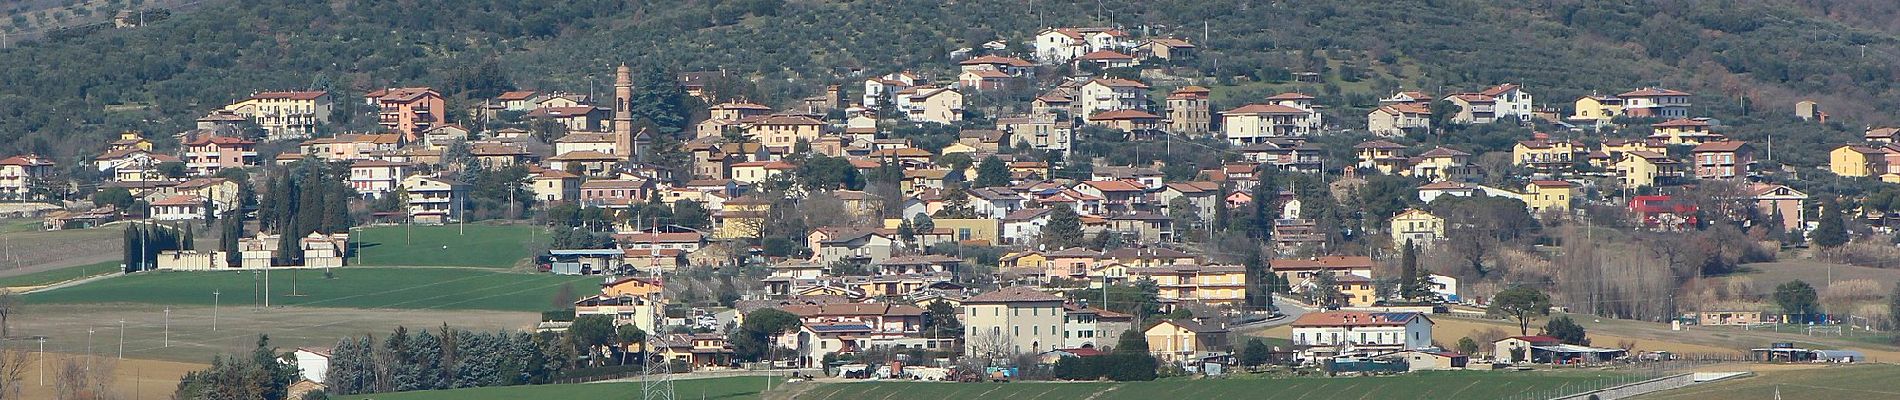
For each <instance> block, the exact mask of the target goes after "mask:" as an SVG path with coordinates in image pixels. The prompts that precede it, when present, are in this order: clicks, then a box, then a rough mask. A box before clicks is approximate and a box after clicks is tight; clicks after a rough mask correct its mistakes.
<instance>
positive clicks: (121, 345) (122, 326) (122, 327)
mask: <svg viewBox="0 0 1900 400" xmlns="http://www.w3.org/2000/svg"><path fill="white" fill-rule="evenodd" d="M119 359H120V360H124V359H125V320H123V319H122V320H119Z"/></svg>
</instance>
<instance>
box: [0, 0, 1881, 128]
mask: <svg viewBox="0 0 1900 400" xmlns="http://www.w3.org/2000/svg"><path fill="white" fill-rule="evenodd" d="M1894 8H1896V6H1895V5H1893V4H1879V3H1868V2H1860V1H1818V0H1808V1H1792V0H1787V1H1783V0H1772V1H1717V0H1678V1H1654V2H1597V1H1584V0H1538V1H1525V2H1508V3H1501V2H1492V1H1481V0H1429V1H1428V0H1400V1H1391V2H1377V3H1367V2H1357V1H1345V0H1329V1H1297V2H1292V1H1285V2H1269V3H1264V4H1262V3H1260V2H1252V1H1105V2H1099V3H1098V2H1016V1H965V2H955V3H944V2H937V1H922V0H899V1H832V2H817V1H794V2H786V1H782V0H743V1H687V2H683V3H682V2H674V1H609V0H577V1H567V2H556V3H547V4H532V5H530V4H521V3H517V2H509V1H498V0H472V1H447V0H413V1H401V2H389V1H371V0H338V1H327V2H305V1H287V0H264V1H246V2H229V3H228V4H211V5H205V6H202V7H198V8H196V9H194V10H192V11H190V12H188V13H183V14H181V15H175V16H173V17H171V18H169V19H166V20H163V21H159V22H155V23H152V24H150V26H147V27H142V28H132V29H100V30H97V31H92V32H90V33H86V34H81V35H73V36H72V37H63V38H51V39H47V40H43V41H38V42H32V43H28V44H26V45H23V46H18V47H15V48H13V49H10V50H4V51H0V151H5V152H21V151H39V152H46V153H52V154H57V155H61V156H69V155H74V154H90V153H92V152H94V151H96V150H97V147H98V146H99V142H100V141H101V140H102V139H104V138H107V137H109V136H110V135H112V134H114V133H115V132H116V131H120V130H126V129H137V130H143V131H148V132H155V133H161V134H168V133H171V132H176V131H179V130H182V129H185V128H187V127H189V126H190V124H191V122H192V120H193V119H195V118H197V117H199V116H201V115H202V114H203V113H204V112H206V111H207V110H209V109H211V108H213V107H216V106H219V105H221V104H223V103H226V102H229V101H232V100H234V99H237V98H241V97H243V96H245V95H247V94H249V93H250V92H252V91H257V90H282V89H301V88H308V87H326V88H330V89H332V90H335V91H339V93H338V94H339V97H338V104H339V108H340V109H341V110H340V111H344V112H343V113H342V114H349V113H350V112H359V111H364V110H359V109H356V108H357V107H354V106H352V105H353V104H357V103H356V102H354V101H352V100H353V99H354V97H355V96H358V95H360V93H362V92H363V91H366V90H368V89H371V88H376V87H382V86H389V85H429V86H433V87H436V88H438V89H440V90H444V91H445V92H448V93H450V94H451V95H452V96H455V97H457V98H461V99H466V98H470V97H471V96H486V95H492V94H493V93H495V92H496V91H499V90H502V89H505V88H507V87H508V86H517V87H538V88H549V89H564V90H570V91H586V90H588V89H590V88H593V89H603V88H604V87H605V86H604V85H606V84H607V83H608V82H606V78H605V76H606V73H607V71H608V68H609V67H610V66H611V65H614V64H617V63H620V62H630V63H635V64H642V65H648V66H663V67H665V68H669V69H671V70H674V71H687V70H718V69H724V70H727V71H729V72H733V73H736V74H740V75H741V76H745V77H749V78H752V79H751V81H752V83H750V84H747V85H743V87H741V88H737V89H734V90H733V91H731V92H729V93H728V94H731V95H742V96H746V97H749V98H752V99H758V100H766V101H775V102H783V101H785V100H788V99H796V98H799V97H803V96H808V95H811V94H813V93H815V90H816V89H817V88H819V87H822V85H825V84H832V83H840V82H842V81H844V80H845V78H843V76H847V75H849V74H851V73H853V72H862V73H882V72H889V71H896V70H901V69H914V70H918V71H923V72H938V73H939V74H938V76H944V77H947V76H948V75H947V73H944V72H945V71H947V70H948V69H949V68H951V67H953V66H954V63H952V62H951V61H952V60H951V59H950V58H949V53H950V52H951V51H952V50H954V49H957V48H960V47H970V46H972V45H973V44H975V43H980V42H981V41H986V40H989V39H992V38H996V37H1002V38H1006V39H1009V40H1011V41H1012V43H1017V44H1016V45H1017V46H1020V43H1022V42H1023V41H1024V40H1025V39H1027V38H1028V37H1029V35H1031V34H1033V32H1034V31H1035V30H1036V29H1038V28H1039V27H1041V26H1064V25H1114V26H1122V27H1124V28H1126V29H1129V30H1131V31H1134V32H1138V33H1139V32H1146V33H1148V34H1153V35H1163V34H1165V35H1174V36H1180V37H1187V38H1190V39H1193V40H1195V41H1197V42H1203V40H1202V39H1203V37H1205V41H1204V43H1201V44H1202V45H1203V46H1202V48H1203V49H1206V54H1205V55H1204V56H1203V57H1201V59H1199V60H1197V61H1195V62H1192V63H1189V64H1188V65H1182V66H1179V68H1182V69H1184V70H1185V71H1181V72H1191V71H1194V70H1198V71H1199V72H1200V73H1201V75H1206V76H1213V77H1216V78H1213V79H1211V81H1210V82H1202V83H1206V84H1211V85H1243V84H1246V83H1248V82H1256V81H1259V82H1283V81H1285V80H1287V79H1288V78H1289V76H1290V73H1292V72H1319V73H1322V74H1324V75H1325V76H1327V82H1328V83H1326V84H1320V85H1315V87H1312V88H1311V89H1313V91H1315V92H1318V93H1316V94H1319V95H1321V97H1322V100H1323V102H1328V103H1332V104H1328V105H1330V106H1334V107H1335V109H1336V111H1337V112H1339V113H1340V117H1338V118H1336V120H1342V121H1357V120H1360V117H1359V115H1358V114H1359V111H1357V110H1363V107H1365V106H1368V105H1371V104H1372V103H1371V102H1372V101H1373V100H1375V99H1376V98H1377V97H1378V96H1382V95H1384V94H1386V92H1388V91H1390V90H1392V89H1396V88H1398V87H1401V86H1403V87H1406V88H1423V89H1425V90H1429V91H1433V92H1437V93H1446V92H1453V91H1462V90H1475V89H1477V88H1480V87H1482V86H1486V85H1490V84H1494V83H1500V82H1519V83H1523V84H1526V85H1527V86H1528V87H1529V88H1530V89H1531V91H1532V92H1533V93H1534V94H1536V95H1537V96H1538V97H1539V99H1540V102H1541V103H1543V104H1544V105H1548V106H1552V107H1557V108H1565V107H1567V106H1568V104H1569V101H1570V100H1571V99H1574V98H1575V96H1579V95H1583V94H1588V93H1591V92H1593V91H1597V92H1614V91H1621V90H1628V89H1633V88H1636V87H1640V86H1667V87H1673V88H1680V89H1684V90H1689V91H1692V92H1695V93H1697V94H1698V96H1697V98H1696V101H1697V108H1698V110H1700V111H1699V112H1698V113H1699V114H1706V115H1708V116H1712V117H1717V118H1721V119H1723V120H1724V121H1725V122H1727V123H1729V124H1730V125H1735V126H1737V127H1736V128H1734V130H1733V131H1732V132H1731V134H1732V135H1733V136H1737V137H1740V138H1743V139H1750V140H1755V139H1760V138H1763V137H1765V136H1767V135H1770V134H1773V135H1775V136H1777V137H1778V138H1780V139H1781V140H1778V141H1777V142H1778V143H1777V144H1778V146H1777V148H1776V150H1777V154H1788V155H1789V156H1788V157H1785V158H1788V159H1789V161H1790V162H1794V163H1797V164H1811V163H1814V162H1817V161H1816V160H1801V158H1811V157H1813V156H1816V155H1818V154H1819V153H1818V151H1819V150H1818V149H1819V148H1820V147H1821V146H1824V144H1825V143H1832V142H1838V141H1844V140H1848V139H1850V138H1851V137H1852V134H1854V133H1857V132H1858V130H1859V128H1860V127H1861V126H1862V125H1864V124H1879V123H1885V122H1890V121H1891V119H1892V118H1893V117H1892V116H1891V115H1884V114H1881V113H1879V112H1878V110H1891V109H1894V108H1895V107H1896V106H1900V87H1897V86H1895V85H1896V84H1895V82H1900V79H1896V78H1900V66H1896V65H1895V64H1894V63H1892V62H1890V60H1891V59H1893V58H1894V57H1895V55H1900V40H1897V39H1896V36H1895V34H1894V32H1893V30H1892V29H1891V27H1890V26H1888V25H1890V22H1891V21H1890V20H1881V19H1878V18H1867V16H1868V15H1892V13H1893V11H1892V9H1894ZM1883 29H1884V30H1883ZM1863 54H1864V56H1863ZM489 66H493V67H494V68H487V67H489ZM478 67H480V68H478ZM497 74H499V75H500V76H499V77H497V76H496V75H497ZM495 78H502V79H495ZM847 87H848V86H847ZM1241 94H1242V96H1238V97H1235V96H1227V97H1228V98H1229V99H1234V98H1246V97H1247V96H1246V95H1247V93H1241ZM1808 98H1812V99H1815V100H1818V101H1821V102H1822V104H1823V105H1824V107H1825V108H1826V109H1827V110H1828V111H1829V112H1830V113H1831V114H1833V115H1834V117H1835V120H1836V121H1841V122H1840V123H1837V124H1835V125H1834V126H1831V127H1821V126H1815V125H1796V124H1793V123H1791V122H1789V120H1790V119H1791V118H1790V117H1788V115H1789V114H1790V105H1791V104H1792V103H1794V102H1795V101H1799V100H1801V99H1808ZM1230 101H1231V100H1230ZM1236 103H1237V102H1236ZM1226 105H1227V106H1231V105H1235V104H1226ZM1217 106H1220V105H1217ZM355 119H356V120H352V119H351V118H348V117H343V118H341V120H340V121H338V124H337V129H343V128H351V127H355V128H362V127H366V126H367V125H368V124H367V122H368V121H360V120H362V119H364V118H355ZM1778 158H1784V157H1778Z"/></svg>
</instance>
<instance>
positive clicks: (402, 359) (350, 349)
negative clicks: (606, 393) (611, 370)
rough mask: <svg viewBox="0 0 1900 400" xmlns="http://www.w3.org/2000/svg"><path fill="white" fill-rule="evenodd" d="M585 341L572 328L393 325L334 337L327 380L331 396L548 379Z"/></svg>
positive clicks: (576, 360)
mask: <svg viewBox="0 0 1900 400" xmlns="http://www.w3.org/2000/svg"><path fill="white" fill-rule="evenodd" d="M577 322H578V321H577ZM577 325H579V324H578V323H577ZM586 340H587V339H582V338H578V337H577V335H576V334H574V333H569V334H564V335H563V334H553V333H529V332H506V331H498V332H474V331H468V330H462V329H453V328H449V327H448V326H443V327H441V328H440V329H438V330H435V331H428V330H420V331H414V332H412V331H410V330H408V329H407V328H396V330H395V331H394V332H391V333H390V334H389V335H387V336H384V337H382V338H380V339H378V338H377V337H375V336H373V335H365V336H359V337H345V338H342V339H340V340H338V341H337V344H336V347H335V348H333V349H332V350H331V353H330V370H329V374H328V376H327V377H326V378H325V380H326V382H324V384H325V386H326V387H327V390H328V391H329V392H330V393H333V394H362V393H380V392H391V391H409V390H434V389H449V388H466V387H483V386H505V385H521V384H538V383H547V382H550V381H552V380H553V379H554V377H555V374H557V373H560V372H562V371H566V370H571V369H574V368H578V367H581V366H583V365H584V364H583V361H584V360H587V359H590V358H588V357H583V356H584V355H592V354H593V353H594V351H592V349H590V348H589V346H588V345H585V344H584V343H585V342H586ZM594 358H595V359H597V358H598V357H594Z"/></svg>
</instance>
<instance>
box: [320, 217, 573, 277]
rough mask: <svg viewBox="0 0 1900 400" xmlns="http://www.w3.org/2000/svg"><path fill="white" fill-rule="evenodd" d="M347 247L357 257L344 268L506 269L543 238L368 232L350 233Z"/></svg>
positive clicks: (515, 229) (430, 230) (538, 234)
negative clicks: (357, 266)
mask: <svg viewBox="0 0 1900 400" xmlns="http://www.w3.org/2000/svg"><path fill="white" fill-rule="evenodd" d="M355 234H356V235H357V237H355V238H352V240H354V241H356V242H357V243H352V244H351V246H357V245H358V244H360V245H361V247H360V248H352V249H351V250H360V251H358V252H357V253H356V254H357V255H360V256H361V257H360V259H361V261H360V262H359V261H358V259H359V258H356V257H353V258H351V259H350V260H349V261H348V263H350V264H358V265H367V266H437V267H487V268H508V267H513V266H515V264H516V263H517V262H519V261H521V260H523V259H526V258H528V257H529V256H531V255H532V254H530V251H531V250H530V249H532V248H534V246H533V244H535V243H547V241H548V235H547V233H546V232H542V231H541V228H540V227H537V226H524V225H482V224H468V225H465V226H461V227H459V228H458V227H457V226H455V225H444V226H403V225H393V226H373V227H366V228H362V229H357V230H355Z"/></svg>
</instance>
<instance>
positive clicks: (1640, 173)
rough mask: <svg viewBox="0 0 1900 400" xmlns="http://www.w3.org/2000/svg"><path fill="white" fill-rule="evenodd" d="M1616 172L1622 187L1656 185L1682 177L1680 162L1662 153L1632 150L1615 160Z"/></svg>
mask: <svg viewBox="0 0 1900 400" xmlns="http://www.w3.org/2000/svg"><path fill="white" fill-rule="evenodd" d="M1615 169H1616V173H1617V175H1618V176H1620V177H1622V182H1623V187H1625V188H1631V189H1634V188H1639V187H1644V186H1657V185H1659V184H1667V183H1670V181H1672V180H1674V179H1676V178H1680V177H1682V163H1681V162H1678V161H1676V160H1674V159H1671V158H1669V156H1667V155H1663V154H1662V153H1655V152H1648V151H1632V152H1628V153H1623V157H1622V158H1621V159H1618V160H1617V161H1616V165H1615Z"/></svg>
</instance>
